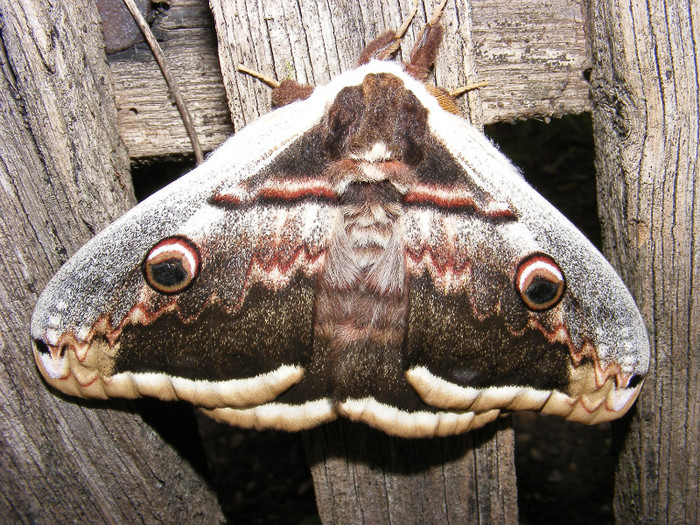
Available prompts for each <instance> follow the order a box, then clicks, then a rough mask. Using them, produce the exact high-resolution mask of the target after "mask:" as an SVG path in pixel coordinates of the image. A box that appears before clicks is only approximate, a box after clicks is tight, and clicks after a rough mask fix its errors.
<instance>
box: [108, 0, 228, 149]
mask: <svg viewBox="0 0 700 525" xmlns="http://www.w3.org/2000/svg"><path fill="white" fill-rule="evenodd" d="M119 1H121V0H119ZM151 29H152V31H153V33H154V34H155V36H156V38H157V40H158V42H159V43H160V45H161V47H162V48H163V52H164V53H165V56H166V58H167V60H168V63H169V64H170V68H171V70H172V73H173V76H174V77H175V80H176V82H177V84H178V86H179V87H180V91H181V92H182V95H183V98H184V99H185V102H186V103H187V106H188V107H189V109H190V113H191V114H192V117H193V120H194V125H195V129H196V130H197V134H198V136H199V140H200V142H201V144H202V148H203V149H204V150H205V151H211V150H213V149H214V148H216V147H217V146H219V145H220V144H221V143H222V142H223V141H225V140H226V139H227V138H228V137H229V136H230V135H231V133H233V127H232V126H231V120H230V117H229V113H228V109H227V105H226V94H225V92H224V89H223V85H222V80H221V72H220V70H219V62H218V55H217V50H216V34H215V32H214V27H213V20H212V17H211V12H210V11H209V5H208V4H207V2H206V0H173V1H171V2H169V8H168V9H167V10H165V11H159V12H158V13H157V16H156V18H155V20H154V21H153V23H152V24H151ZM108 62H109V67H110V70H111V72H112V78H113V79H114V93H115V97H116V104H117V110H118V112H117V117H118V125H119V132H120V134H121V136H122V139H123V140H124V143H125V144H126V146H127V149H128V150H129V155H130V156H131V157H132V159H135V160H141V161H148V160H149V159H150V158H152V157H179V156H188V155H191V152H192V145H191V143H190V140H189V138H188V137H187V133H186V131H185V127H184V125H183V124H182V119H181V118H180V114H179V113H178V111H177V108H176V107H175V103H174V102H173V100H172V98H171V97H170V96H169V94H168V88H167V86H166V84H165V81H164V80H163V74H162V73H161V71H160V69H158V65H157V64H156V61H155V59H154V58H153V54H152V53H151V50H150V49H149V48H148V46H147V45H146V44H145V43H140V44H137V45H136V46H134V47H132V48H129V49H127V50H125V51H122V52H120V53H116V54H113V55H109V56H108Z"/></svg>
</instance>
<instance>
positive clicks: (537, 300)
mask: <svg viewBox="0 0 700 525" xmlns="http://www.w3.org/2000/svg"><path fill="white" fill-rule="evenodd" d="M558 291H559V283H553V282H552V281H549V280H547V279H545V278H544V277H535V278H534V279H533V280H532V282H531V283H530V286H528V287H527V290H525V295H527V298H528V299H529V300H530V301H531V302H532V303H533V304H546V303H548V302H549V301H551V300H552V299H554V298H555V297H556V296H557V293H558Z"/></svg>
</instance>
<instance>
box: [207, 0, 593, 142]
mask: <svg viewBox="0 0 700 525" xmlns="http://www.w3.org/2000/svg"><path fill="white" fill-rule="evenodd" d="M437 3H438V2H433V3H431V2H426V3H425V7H424V9H427V10H428V11H430V10H431V9H433V8H434V7H435V6H436V5H437ZM410 7H411V2H410V1H405V2H402V3H401V6H400V7H399V5H398V2H383V1H380V0H375V1H373V2H352V1H347V0H346V1H343V2H335V3H334V4H333V9H330V8H329V4H328V3H327V2H321V1H314V2H301V3H298V2H292V1H285V2H266V1H261V0H256V1H246V0H237V1H235V2H219V1H215V2H212V9H213V10H214V15H215V19H216V21H217V28H218V31H219V55H220V62H221V68H222V74H223V77H224V84H225V86H226V91H227V93H228V101H229V108H230V109H231V115H232V118H233V121H234V123H235V127H236V129H240V128H241V127H242V126H244V125H245V124H247V123H249V122H251V121H252V120H255V119H256V118H257V117H258V116H259V115H260V114H261V113H264V112H266V111H267V110H268V109H269V107H270V105H269V89H268V88H266V87H265V86H264V85H262V84H261V83H260V82H259V81H257V80H255V79H252V78H250V77H247V76H246V75H242V74H240V73H238V72H237V71H236V66H237V65H238V64H239V63H242V64H244V65H245V66H247V67H249V68H251V69H254V70H257V71H260V72H262V73H265V74H267V75H270V76H273V77H276V78H278V79H284V78H288V77H291V78H294V79H295V80H298V81H299V82H307V83H310V84H322V83H325V82H327V81H328V80H329V79H330V78H331V77H333V76H335V75H337V74H338V73H340V72H342V71H347V70H349V69H352V68H353V67H354V65H355V62H356V60H357V57H358V54H359V52H360V50H362V48H363V47H364V46H365V45H366V44H367V43H368V42H369V41H370V40H372V39H373V38H374V37H376V36H378V35H379V34H380V33H381V32H383V31H384V30H386V29H390V28H393V29H396V28H398V27H399V25H400V24H401V21H402V20H403V18H404V17H405V16H406V15H407V14H408V12H409V10H410ZM422 9H423V6H421V12H420V13H419V16H418V18H417V21H418V23H415V24H413V26H412V27H411V29H410V30H409V32H408V34H407V36H406V39H405V44H404V49H408V50H410V48H411V46H412V45H413V43H414V41H415V38H416V36H417V33H418V31H419V30H420V20H425V11H423V10H422ZM429 14H430V13H429ZM222 20H227V22H226V23H225V25H224V23H223V22H222ZM442 22H443V24H444V25H445V39H444V42H443V46H442V48H441V49H442V52H441V54H440V57H439V60H438V62H437V64H436V67H435V77H436V79H437V83H438V84H440V85H442V86H444V87H446V88H450V89H451V88H457V87H459V86H461V85H464V84H467V83H475V82H478V81H486V82H487V83H488V86H487V87H486V88H483V89H482V90H480V94H479V97H480V99H481V103H480V104H479V106H480V111H481V112H482V117H481V120H482V121H483V123H484V124H488V123H491V122H496V121H501V120H509V119H515V118H520V117H532V116H559V115H563V114H565V113H580V112H582V111H586V110H587V109H588V108H589V105H588V85H587V83H586V81H585V79H584V76H583V71H584V70H585V69H586V68H587V67H589V62H590V60H589V56H588V46H587V44H586V39H585V34H584V24H583V14H582V8H581V5H580V3H579V2H578V1H577V0H556V1H549V2H541V1H538V0H528V1H519V2H512V1H509V0H473V1H472V2H471V5H470V3H469V2H467V1H464V0H458V1H457V2H449V3H448V5H447V8H446V11H445V16H444V17H443V19H442ZM404 56H405V53H404ZM469 57H473V58H469Z"/></svg>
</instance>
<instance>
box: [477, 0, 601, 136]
mask: <svg viewBox="0 0 700 525" xmlns="http://www.w3.org/2000/svg"><path fill="white" fill-rule="evenodd" d="M472 13H473V24H474V25H473V28H472V33H473V39H474V52H475V55H476V60H475V61H476V70H477V72H478V75H479V80H484V81H486V82H487V83H488V86H486V87H485V88H483V89H482V90H481V104H482V106H483V112H484V115H483V120H484V122H485V123H492V122H498V121H505V120H514V119H523V118H531V117H560V116H562V115H565V114H568V113H575V114H577V113H582V112H584V111H590V103H589V96H588V91H589V86H588V82H587V81H586V79H585V77H584V72H585V71H586V70H587V69H588V68H590V56H589V45H588V43H587V40H586V35H585V32H584V28H585V25H584V16H583V11H582V7H581V5H580V3H579V2H578V1H576V0H555V1H551V0H549V1H544V2H543V1H541V0H518V1H517V2H513V1H512V0H473V2H472Z"/></svg>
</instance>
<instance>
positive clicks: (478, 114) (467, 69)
mask: <svg viewBox="0 0 700 525" xmlns="http://www.w3.org/2000/svg"><path fill="white" fill-rule="evenodd" d="M211 5H212V10H213V12H214V17H215V21H216V24H217V31H218V34H219V54H220V60H221V67H222V74H223V76H224V82H225V84H226V87H227V92H228V96H229V104H230V106H231V108H232V109H234V108H235V110H234V111H232V115H233V119H234V122H235V127H236V128H239V127H241V126H243V125H245V124H247V123H249V122H251V121H253V120H255V119H256V118H257V117H258V116H259V114H260V113H263V112H265V111H267V110H268V108H269V96H270V93H269V88H267V87H266V86H264V85H263V84H262V83H260V82H259V81H257V80H255V79H253V78H250V77H248V76H246V75H242V74H240V73H238V72H237V71H236V67H237V65H238V64H239V63H242V64H244V65H245V66H247V67H249V68H251V69H253V70H258V71H260V72H263V73H265V74H267V75H270V76H273V77H276V78H278V79H284V78H287V77H289V76H292V77H293V78H295V79H297V80H299V81H301V82H308V83H311V84H319V83H325V82H327V81H328V80H329V79H330V78H331V77H332V76H334V75H337V74H339V73H341V72H343V71H347V70H349V69H352V68H353V67H354V66H355V63H356V61H357V58H358V56H359V53H360V51H361V50H362V48H363V47H364V45H365V44H366V43H368V42H369V41H370V40H371V39H372V38H374V37H375V36H378V35H379V34H381V33H382V32H383V31H384V30H386V29H388V28H398V27H399V26H400V25H401V22H402V20H403V19H404V17H405V16H407V14H408V12H409V10H410V7H411V5H410V3H409V2H406V3H404V4H402V5H401V8H400V10H399V9H398V6H397V5H396V4H395V3H391V2H382V1H374V2H361V3H357V2H341V3H340V4H334V7H333V9H331V8H330V7H329V6H328V5H327V4H326V3H324V2H302V3H297V2H291V1H290V2H282V3H275V4H273V3H272V2H251V1H246V2H243V1H240V2H223V1H221V2H219V1H212V2H211ZM427 9H428V13H427V14H428V16H430V15H431V14H432V13H431V12H430V9H431V7H430V6H428V8H427ZM456 9H457V10H458V11H459V10H461V11H459V12H460V13H461V14H463V15H464V16H461V17H459V18H458V17H457V16H455V6H454V5H451V4H450V5H449V6H448V8H447V10H446V12H445V16H444V17H443V23H444V25H445V26H446V29H447V36H446V38H445V42H444V46H443V48H442V51H443V52H442V53H441V54H440V57H441V58H440V59H439V60H438V64H437V65H436V71H435V75H436V77H437V78H438V83H440V84H444V85H448V86H453V87H456V86H459V85H462V84H464V83H472V82H476V81H478V80H480V79H479V78H478V77H477V76H476V74H475V71H476V69H475V68H476V66H475V62H474V60H473V56H474V53H473V51H472V48H473V42H472V33H471V31H470V28H471V19H470V18H469V16H468V13H469V10H468V9H467V7H466V6H465V5H461V6H459V7H457V8H456ZM425 19H426V12H425V11H423V10H422V9H421V11H420V12H419V15H418V17H417V21H416V23H415V24H413V26H412V27H411V29H410V30H409V34H408V36H407V38H406V44H405V45H404V49H405V50H408V51H410V49H411V46H412V44H413V41H414V39H415V37H416V36H417V32H418V31H419V30H420V28H421V25H422V23H423V22H424V21H425ZM457 33H458V34H459V36H456V34H457ZM408 51H404V56H406V54H407V53H408ZM445 56H447V57H450V58H451V59H453V60H447V61H443V60H442V57H445ZM455 64H457V65H455ZM480 97H481V95H480V93H478V92H471V93H470V94H469V95H467V96H466V97H464V98H463V99H462V104H463V105H464V106H463V109H464V111H465V114H467V115H468V116H469V117H470V119H471V121H472V122H473V123H474V124H475V125H477V126H479V125H481V123H482V115H483V111H482V109H483V105H482V103H481V100H480ZM305 446H306V450H307V455H308V458H309V462H310V464H311V472H312V476H313V479H314V488H315V491H316V499H317V504H318V509H319V515H320V517H321V519H322V521H323V522H324V523H329V524H330V523H337V524H344V523H348V524H349V523H368V524H369V523H392V524H406V523H440V522H454V523H516V522H517V501H516V499H517V498H516V489H515V471H514V460H513V433H512V429H511V423H510V420H509V419H504V420H500V421H499V422H498V423H496V424H493V425H491V426H489V427H487V428H485V429H481V430H478V431H475V432H471V433H469V434H467V435H464V436H456V437H452V438H447V439H433V440H402V439H397V438H393V437H390V436H387V435H385V434H383V433H381V432H377V431H374V430H372V429H369V428H367V427H365V426H362V425H358V424H353V423H350V422H347V421H340V422H337V423H333V424H330V425H324V426H322V427H320V428H317V429H314V430H311V431H309V432H307V433H306V434H305Z"/></svg>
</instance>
